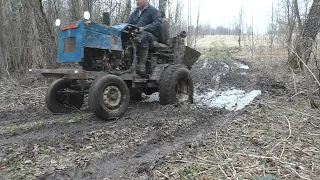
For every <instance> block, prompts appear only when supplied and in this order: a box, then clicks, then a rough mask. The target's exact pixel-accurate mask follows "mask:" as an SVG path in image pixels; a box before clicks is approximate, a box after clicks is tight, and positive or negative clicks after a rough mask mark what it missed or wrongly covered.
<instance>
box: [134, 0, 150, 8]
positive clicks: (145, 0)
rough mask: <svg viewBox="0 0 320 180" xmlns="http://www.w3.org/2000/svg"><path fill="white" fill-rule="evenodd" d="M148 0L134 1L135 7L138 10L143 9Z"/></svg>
mask: <svg viewBox="0 0 320 180" xmlns="http://www.w3.org/2000/svg"><path fill="white" fill-rule="evenodd" d="M148 1H149V0H136V2H137V7H138V8H139V9H143V8H144V7H145V6H146V5H147V4H148Z"/></svg>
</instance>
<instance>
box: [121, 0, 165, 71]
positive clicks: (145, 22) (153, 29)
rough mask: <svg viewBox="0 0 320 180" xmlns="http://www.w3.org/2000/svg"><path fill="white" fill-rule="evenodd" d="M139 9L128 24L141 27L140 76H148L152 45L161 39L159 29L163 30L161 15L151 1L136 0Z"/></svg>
mask: <svg viewBox="0 0 320 180" xmlns="http://www.w3.org/2000/svg"><path fill="white" fill-rule="evenodd" d="M136 2H137V9H136V10H135V11H134V12H133V13H132V14H131V15H130V16H129V18H128V20H127V21H126V23H129V24H133V25H136V26H138V27H139V31H140V34H139V36H138V39H139V40H138V41H139V42H140V44H139V47H138V51H137V55H138V69H137V70H138V74H140V75H145V74H146V62H147V56H148V51H149V47H150V44H151V43H152V42H154V41H157V39H158V38H159V29H160V28H161V24H162V23H161V14H160V12H159V11H158V10H157V9H156V8H155V7H153V6H151V5H150V4H149V0H136Z"/></svg>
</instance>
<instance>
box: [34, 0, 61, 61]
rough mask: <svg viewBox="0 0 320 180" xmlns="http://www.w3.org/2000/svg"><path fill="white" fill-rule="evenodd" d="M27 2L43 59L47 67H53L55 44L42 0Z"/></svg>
mask: <svg viewBox="0 0 320 180" xmlns="http://www.w3.org/2000/svg"><path fill="white" fill-rule="evenodd" d="M29 3H30V5H31V7H33V12H34V16H35V21H36V26H37V30H38V34H39V41H40V44H41V49H42V53H43V58H44V61H45V62H46V65H47V66H48V67H54V65H56V63H55V62H56V51H57V47H56V46H57V45H56V42H55V38H54V35H53V32H52V29H51V27H52V26H51V25H50V24H49V21H48V19H47V17H46V14H45V12H44V9H43V6H42V0H31V1H29Z"/></svg>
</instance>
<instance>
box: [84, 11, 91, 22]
mask: <svg viewBox="0 0 320 180" xmlns="http://www.w3.org/2000/svg"><path fill="white" fill-rule="evenodd" d="M83 17H84V19H85V20H89V19H90V13H89V11H85V12H84V13H83Z"/></svg>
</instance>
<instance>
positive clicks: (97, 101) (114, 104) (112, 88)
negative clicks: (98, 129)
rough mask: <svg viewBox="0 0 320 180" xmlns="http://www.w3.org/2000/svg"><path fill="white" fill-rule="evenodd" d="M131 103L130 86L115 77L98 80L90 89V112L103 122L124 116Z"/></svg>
mask: <svg viewBox="0 0 320 180" xmlns="http://www.w3.org/2000/svg"><path fill="white" fill-rule="evenodd" d="M129 101H130V92H129V89H128V86H127V85H126V83H125V82H124V81H123V80H122V79H121V78H119V77H118V76H115V75H106V76H103V77H101V78H99V79H97V80H96V81H95V82H94V83H93V84H92V85H91V87H90V89H89V102H88V103H89V107H90V110H91V111H92V112H93V113H94V114H95V115H96V116H97V117H98V118H100V119H103V120H107V119H109V118H113V117H120V116H122V115H123V114H124V113H125V111H126V110H127V108H128V105H129Z"/></svg>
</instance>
